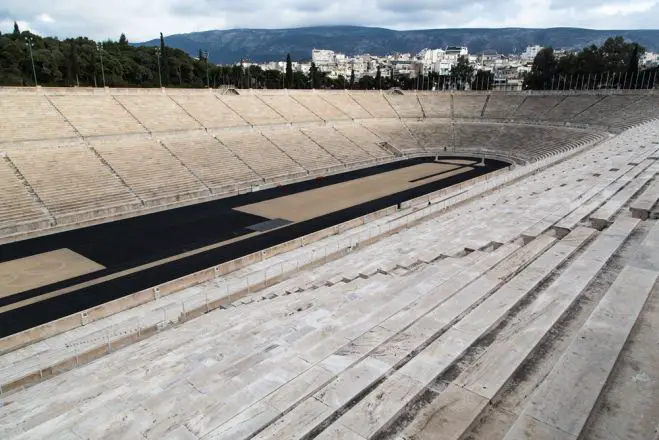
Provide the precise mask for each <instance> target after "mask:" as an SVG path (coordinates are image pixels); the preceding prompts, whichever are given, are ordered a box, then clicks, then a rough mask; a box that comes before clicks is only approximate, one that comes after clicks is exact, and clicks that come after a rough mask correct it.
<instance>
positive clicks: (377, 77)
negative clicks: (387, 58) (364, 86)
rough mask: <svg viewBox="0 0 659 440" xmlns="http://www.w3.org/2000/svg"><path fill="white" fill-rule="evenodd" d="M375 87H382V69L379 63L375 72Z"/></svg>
mask: <svg viewBox="0 0 659 440" xmlns="http://www.w3.org/2000/svg"><path fill="white" fill-rule="evenodd" d="M375 87H377V88H378V89H381V88H382V71H381V70H380V66H379V65H378V69H377V71H376V72H375Z"/></svg>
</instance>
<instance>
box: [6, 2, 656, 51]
mask: <svg viewBox="0 0 659 440" xmlns="http://www.w3.org/2000/svg"><path fill="white" fill-rule="evenodd" d="M44 14H45V15H44ZM44 16H47V17H49V18H52V20H43V17H44ZM657 16H659V0H604V3H602V1H601V0H600V1H598V0H572V1H568V0H460V1H458V0H279V1H273V0H196V1H194V2H191V1H188V0H113V1H112V2H89V1H87V0H67V1H66V2H52V1H46V0H31V1H29V2H26V1H24V0H3V5H2V7H1V8H0V30H2V31H3V32H8V31H11V26H12V25H13V21H14V20H16V21H18V22H19V23H20V24H21V25H22V27H24V28H29V29H33V30H34V31H37V32H39V33H41V34H44V35H54V36H58V37H60V38H66V37H71V36H79V35H85V36H89V37H91V38H95V39H99V38H100V39H103V38H112V39H117V38H118V36H119V34H121V33H122V32H125V33H126V35H128V38H129V39H130V40H132V41H141V40H147V39H151V38H155V37H157V35H158V33H159V32H163V33H164V34H165V35H169V34H175V33H186V32H194V31H201V30H210V29H230V28H284V27H300V26H315V25H336V24H352V25H365V26H379V27H388V28H392V29H419V28H446V27H504V26H505V27H555V26H578V27H588V28H595V29H616V28H617V29H621V28H648V27H650V28H651V27H656V22H655V19H656V17H657ZM39 17H41V18H42V19H39Z"/></svg>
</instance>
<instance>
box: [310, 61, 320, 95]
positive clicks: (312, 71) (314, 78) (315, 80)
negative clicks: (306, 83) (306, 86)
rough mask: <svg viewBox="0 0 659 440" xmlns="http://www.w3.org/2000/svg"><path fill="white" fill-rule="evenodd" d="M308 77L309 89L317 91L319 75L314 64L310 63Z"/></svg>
mask: <svg viewBox="0 0 659 440" xmlns="http://www.w3.org/2000/svg"><path fill="white" fill-rule="evenodd" d="M309 77H310V79H311V88H312V89H317V88H318V87H319V86H320V75H319V74H318V68H317V67H316V63H314V62H313V61H312V62H311V67H309Z"/></svg>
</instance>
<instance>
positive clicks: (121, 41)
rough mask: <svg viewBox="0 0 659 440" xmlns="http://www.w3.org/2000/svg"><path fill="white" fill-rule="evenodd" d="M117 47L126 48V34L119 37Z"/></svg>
mask: <svg viewBox="0 0 659 440" xmlns="http://www.w3.org/2000/svg"><path fill="white" fill-rule="evenodd" d="M119 46H128V38H126V34H124V33H123V32H122V33H121V36H120V37H119Z"/></svg>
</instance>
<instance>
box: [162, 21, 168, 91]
mask: <svg viewBox="0 0 659 440" xmlns="http://www.w3.org/2000/svg"><path fill="white" fill-rule="evenodd" d="M160 57H161V59H162V85H163V86H165V87H167V86H168V85H169V61H168V60H167V46H165V37H163V35H162V32H161V33H160Z"/></svg>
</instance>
